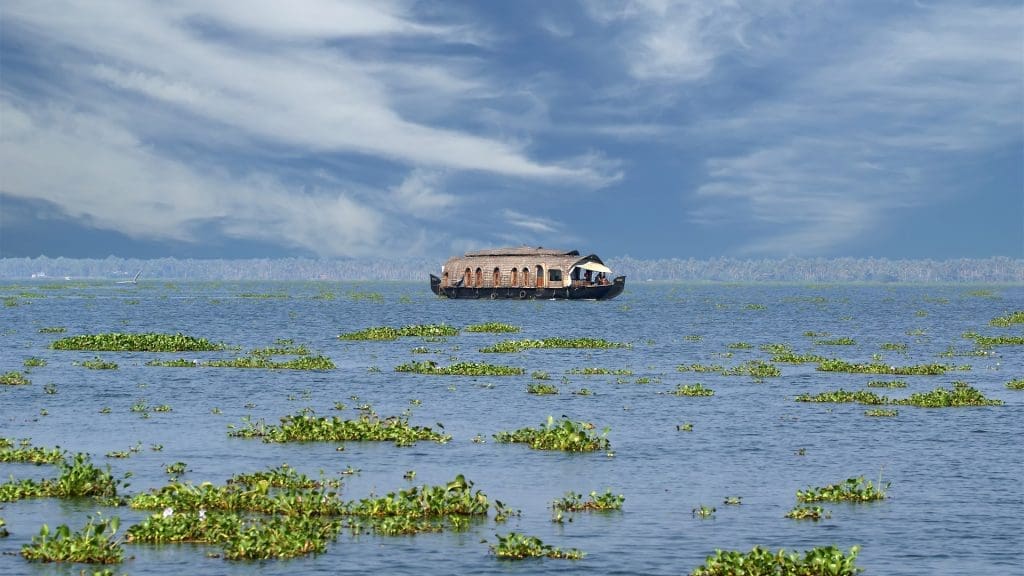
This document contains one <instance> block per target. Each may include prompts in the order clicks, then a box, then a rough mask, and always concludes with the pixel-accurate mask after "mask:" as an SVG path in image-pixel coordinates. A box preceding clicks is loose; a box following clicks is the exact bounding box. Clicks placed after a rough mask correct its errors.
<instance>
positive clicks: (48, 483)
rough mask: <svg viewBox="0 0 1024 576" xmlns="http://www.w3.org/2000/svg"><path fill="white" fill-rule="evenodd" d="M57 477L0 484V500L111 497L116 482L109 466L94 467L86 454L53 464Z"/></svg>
mask: <svg viewBox="0 0 1024 576" xmlns="http://www.w3.org/2000/svg"><path fill="white" fill-rule="evenodd" d="M57 466H58V468H59V469H60V472H61V474H60V476H59V477H57V478H55V479H50V478H46V479H43V480H29V479H25V480H21V481H14V480H11V481H9V482H6V483H3V484H0V502H13V501H15V500H22V499H24V498H80V497H84V496H93V497H97V498H106V499H109V498H114V497H116V496H117V487H118V484H119V481H118V480H117V479H115V478H114V477H113V476H112V475H111V474H110V468H109V467H108V468H107V469H106V470H101V469H99V468H97V467H96V466H94V465H93V464H92V462H91V461H90V459H89V456H88V455H87V454H75V456H74V457H73V459H72V460H71V461H70V462H69V461H68V460H64V461H61V462H58V463H57Z"/></svg>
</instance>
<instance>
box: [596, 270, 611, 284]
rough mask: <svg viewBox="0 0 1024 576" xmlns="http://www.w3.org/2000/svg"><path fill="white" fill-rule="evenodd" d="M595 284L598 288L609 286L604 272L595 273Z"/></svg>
mask: <svg viewBox="0 0 1024 576" xmlns="http://www.w3.org/2000/svg"><path fill="white" fill-rule="evenodd" d="M597 284H598V285H599V286H607V285H608V284H609V282H608V278H606V277H605V275H604V272H598V273H597Z"/></svg>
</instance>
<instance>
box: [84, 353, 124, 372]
mask: <svg viewBox="0 0 1024 576" xmlns="http://www.w3.org/2000/svg"><path fill="white" fill-rule="evenodd" d="M76 364H78V365H79V366H82V367H85V368H88V369H90V370H117V362H114V361H107V360H104V359H103V358H100V357H99V356H95V357H93V359H92V360H83V361H82V362H77V363H76Z"/></svg>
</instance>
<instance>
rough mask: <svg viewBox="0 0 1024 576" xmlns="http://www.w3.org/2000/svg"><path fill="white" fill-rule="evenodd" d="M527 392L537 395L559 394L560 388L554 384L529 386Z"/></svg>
mask: <svg viewBox="0 0 1024 576" xmlns="http://www.w3.org/2000/svg"><path fill="white" fill-rule="evenodd" d="M526 391H527V392H528V393H530V394H537V395H547V394H558V387H556V386H555V385H554V384H541V383H536V384H527V385H526Z"/></svg>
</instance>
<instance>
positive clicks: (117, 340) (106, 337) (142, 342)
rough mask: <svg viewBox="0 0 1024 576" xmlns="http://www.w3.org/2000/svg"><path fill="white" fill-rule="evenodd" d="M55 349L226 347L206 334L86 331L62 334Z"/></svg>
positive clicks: (199, 349)
mask: <svg viewBox="0 0 1024 576" xmlns="http://www.w3.org/2000/svg"><path fill="white" fill-rule="evenodd" d="M50 348H53V349H54V350H95V351H110V352H115V351H116V352H203V351H214V350H223V349H224V345H223V344H215V343H213V342H210V341H209V340H207V339H205V338H195V337H192V336H186V335H184V334H182V333H181V332H178V333H177V334H158V333H145V334H122V333H120V332H109V333H104V334H83V335H81V336H69V337H67V338H61V339H59V340H57V341H55V342H54V343H53V344H50Z"/></svg>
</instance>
